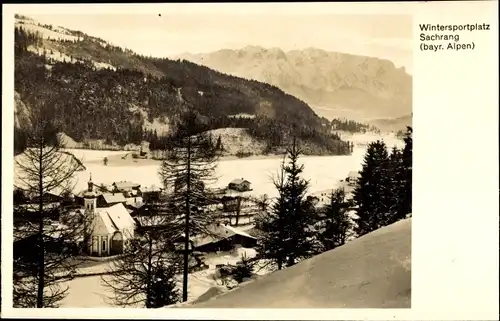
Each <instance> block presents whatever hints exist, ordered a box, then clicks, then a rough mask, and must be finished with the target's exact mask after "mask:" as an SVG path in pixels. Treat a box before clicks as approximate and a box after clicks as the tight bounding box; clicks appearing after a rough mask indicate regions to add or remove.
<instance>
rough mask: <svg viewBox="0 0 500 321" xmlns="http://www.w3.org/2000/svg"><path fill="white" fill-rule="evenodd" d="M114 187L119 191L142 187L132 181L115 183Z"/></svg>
mask: <svg viewBox="0 0 500 321" xmlns="http://www.w3.org/2000/svg"><path fill="white" fill-rule="evenodd" d="M113 186H115V187H116V188H117V189H133V188H137V187H139V186H141V185H140V184H137V183H134V182H130V181H120V182H114V183H113Z"/></svg>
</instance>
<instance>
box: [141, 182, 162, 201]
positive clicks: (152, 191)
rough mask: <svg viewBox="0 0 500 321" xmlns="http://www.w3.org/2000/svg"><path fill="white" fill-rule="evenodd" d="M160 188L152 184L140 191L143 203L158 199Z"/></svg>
mask: <svg viewBox="0 0 500 321" xmlns="http://www.w3.org/2000/svg"><path fill="white" fill-rule="evenodd" d="M161 192H162V189H161V188H160V187H156V186H154V185H152V186H151V187H145V188H144V189H143V190H142V191H141V193H142V201H143V203H154V202H158V201H160V197H161Z"/></svg>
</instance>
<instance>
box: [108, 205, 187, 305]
mask: <svg viewBox="0 0 500 321" xmlns="http://www.w3.org/2000/svg"><path fill="white" fill-rule="evenodd" d="M147 212H148V213H143V214H144V215H139V216H138V217H136V219H137V221H138V222H139V224H140V227H139V228H138V230H137V232H136V235H135V237H134V238H132V239H130V240H128V241H127V242H126V244H125V247H124V254H123V255H122V256H120V257H119V258H118V259H117V260H115V261H113V262H111V263H110V268H109V269H108V273H109V274H108V275H105V276H102V277H101V280H102V284H103V285H104V286H105V287H106V288H107V289H108V290H110V292H111V295H109V296H108V299H109V300H110V301H111V303H113V304H115V305H119V306H122V307H146V308H159V307H162V306H166V305H170V304H174V303H177V302H178V301H179V299H180V295H179V291H178V289H177V282H176V279H175V277H176V275H177V274H179V273H180V271H181V256H180V255H179V254H177V253H176V252H175V247H174V244H173V243H172V242H171V241H170V238H169V237H168V234H167V233H166V232H165V230H168V229H167V228H166V225H165V224H168V221H167V220H165V218H164V217H162V216H161V215H158V213H156V212H155V211H147Z"/></svg>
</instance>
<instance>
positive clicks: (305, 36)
mask: <svg viewBox="0 0 500 321" xmlns="http://www.w3.org/2000/svg"><path fill="white" fill-rule="evenodd" d="M28 15H29V16H31V17H32V18H34V19H35V20H38V21H40V22H43V23H50V24H53V25H59V26H63V27H67V28H70V29H76V30H80V31H83V32H85V33H87V34H90V35H92V36H97V37H100V38H103V39H105V40H107V41H109V42H111V43H113V44H115V45H119V46H122V47H126V48H128V49H131V50H133V51H135V52H137V53H140V54H144V55H151V56H156V57H173V56H175V55H178V54H181V53H186V52H189V53H206V52H212V51H216V50H220V49H238V48H242V47H245V46H248V45H252V46H262V47H278V48H281V49H282V50H284V51H288V50H293V49H304V48H308V47H314V48H319V49H323V50H328V51H339V52H347V53H352V54H359V55H366V56H374V57H380V58H385V59H389V60H391V61H393V62H394V63H395V64H396V66H397V67H400V66H404V67H405V68H406V70H407V71H409V72H411V69H412V33H413V31H412V18H411V16H408V15H374V14H372V15H367V14H364V15H361V14H358V15H352V14H308V15H299V14H271V13H242V12H239V13H210V14H207V13H189V12H183V13H176V14H172V13H158V14H156V13H155V14H144V13H140V14H130V13H127V14H120V13H118V14H109V13H107V14H95V13H93V14H28Z"/></svg>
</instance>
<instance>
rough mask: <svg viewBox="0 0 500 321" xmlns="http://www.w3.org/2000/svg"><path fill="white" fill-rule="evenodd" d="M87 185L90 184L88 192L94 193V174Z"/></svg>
mask: <svg viewBox="0 0 500 321" xmlns="http://www.w3.org/2000/svg"><path fill="white" fill-rule="evenodd" d="M87 184H88V191H89V192H92V191H93V189H94V183H92V173H90V178H89V181H88V183H87Z"/></svg>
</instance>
